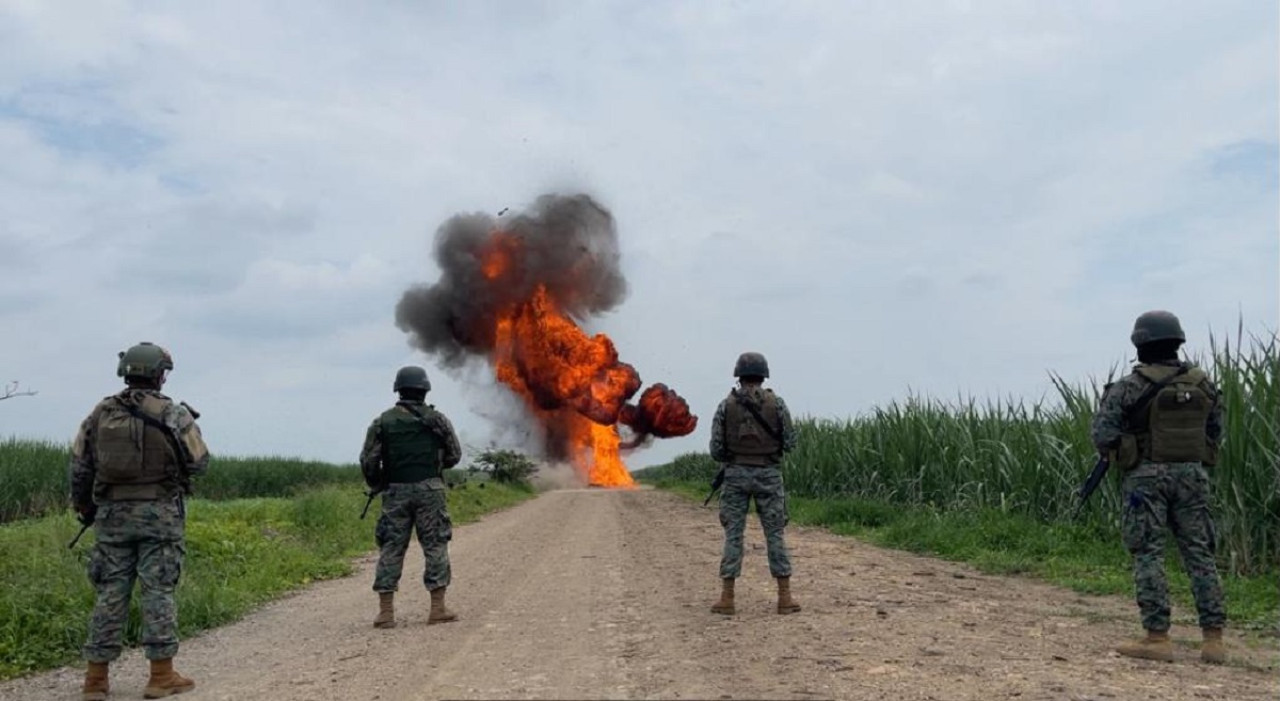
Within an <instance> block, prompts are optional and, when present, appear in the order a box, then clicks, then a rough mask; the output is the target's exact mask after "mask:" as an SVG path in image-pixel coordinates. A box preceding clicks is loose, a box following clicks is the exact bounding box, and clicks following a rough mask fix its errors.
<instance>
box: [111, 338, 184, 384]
mask: <svg viewBox="0 0 1280 701" xmlns="http://www.w3.org/2000/svg"><path fill="white" fill-rule="evenodd" d="M119 357H120V363H119V364H118V365H117V366H116V375H117V376H119V377H145V378H147V379H148V380H159V379H161V378H163V377H164V373H165V371H166V370H172V369H173V356H172V355H169V351H167V350H165V349H164V348H162V347H160V346H157V345H156V344H154V343H152V342H151V341H143V342H142V343H139V344H138V345H136V346H133V347H132V348H130V349H129V350H126V351H120V354H119Z"/></svg>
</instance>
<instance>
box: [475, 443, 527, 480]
mask: <svg viewBox="0 0 1280 701" xmlns="http://www.w3.org/2000/svg"><path fill="white" fill-rule="evenodd" d="M471 470H473V471H476V472H483V473H485V474H487V475H489V478H490V479H491V480H493V481H494V482H497V483H499V484H521V485H528V484H529V480H530V479H531V478H532V477H533V473H535V472H537V471H538V465H537V464H536V463H535V462H533V460H530V459H529V458H528V456H526V455H524V454H523V453H517V452H516V451H514V450H495V449H492V448H490V449H489V450H486V451H484V452H483V453H481V454H480V456H479V457H477V458H476V459H475V461H474V462H473V463H472V464H471Z"/></svg>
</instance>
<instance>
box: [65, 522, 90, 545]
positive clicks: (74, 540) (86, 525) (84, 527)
mask: <svg viewBox="0 0 1280 701" xmlns="http://www.w3.org/2000/svg"><path fill="white" fill-rule="evenodd" d="M80 523H81V524H83V525H81V526H80V532H79V533H77V534H76V537H74V538H72V539H71V542H70V543H67V550H70V549H71V548H74V547H75V546H76V543H79V542H80V536H82V535H84V532H85V531H87V530H89V526H92V525H93V521H89V520H84V521H81V522H80Z"/></svg>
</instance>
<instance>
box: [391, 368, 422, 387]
mask: <svg viewBox="0 0 1280 701" xmlns="http://www.w3.org/2000/svg"><path fill="white" fill-rule="evenodd" d="M393 389H394V391H396V392H399V391H400V390H402V389H420V390H422V391H423V392H430V391H431V380H428V379H427V371H426V370H423V369H422V368H420V367H418V366H417V365H406V366H404V367H402V368H400V370H399V372H397V373H396V384H395V387H394V388H393Z"/></svg>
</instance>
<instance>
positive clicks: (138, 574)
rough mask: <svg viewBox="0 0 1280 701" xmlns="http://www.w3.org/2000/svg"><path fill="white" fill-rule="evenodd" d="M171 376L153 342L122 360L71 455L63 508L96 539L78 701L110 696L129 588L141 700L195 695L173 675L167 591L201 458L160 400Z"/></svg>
mask: <svg viewBox="0 0 1280 701" xmlns="http://www.w3.org/2000/svg"><path fill="white" fill-rule="evenodd" d="M172 369H173V357H172V356H170V355H169V352H168V351H167V350H165V349H164V348H161V347H160V346H157V345H155V344H153V343H149V342H143V343H140V344H138V345H136V346H133V347H132V348H130V349H129V350H127V351H124V352H122V353H120V362H119V365H118V366H117V368H116V374H117V375H118V376H120V377H123V378H124V380H125V383H126V385H127V387H126V389H125V390H124V391H122V392H120V393H119V394H115V395H112V396H110V397H107V398H105V399H103V400H102V401H101V402H99V403H98V405H97V406H95V407H94V408H93V411H92V412H90V413H89V416H88V418H86V419H85V420H84V422H83V423H82V424H81V425H80V430H79V432H78V433H77V434H76V438H75V443H74V444H73V446H72V449H71V502H72V505H73V506H74V507H75V510H76V513H77V514H78V518H79V519H80V522H81V523H83V524H85V525H86V526H87V525H93V526H94V533H95V536H96V538H95V540H96V543H95V545H94V547H93V553H92V554H91V555H90V559H89V581H90V582H92V583H93V588H94V591H95V592H96V601H95V603H94V608H93V616H92V617H91V618H90V619H89V635H88V641H87V642H86V643H85V646H84V657H85V660H86V661H87V662H88V668H87V669H86V671H85V677H84V687H83V698H84V701H103V700H104V699H106V698H107V694H108V693H109V692H110V684H109V680H108V666H109V665H110V663H111V662H113V661H114V660H116V658H118V657H119V656H120V650H121V647H122V644H123V637H124V625H125V621H126V620H127V619H128V616H129V598H130V596H131V594H132V592H133V583H134V580H141V582H142V584H141V589H142V594H141V609H142V644H143V647H144V648H146V656H147V659H148V660H150V661H151V676H150V678H149V679H148V681H147V686H146V689H145V690H144V692H143V693H144V696H145V698H149V699H155V698H162V697H165V696H170V695H173V694H181V693H183V692H186V691H191V690H192V689H194V688H195V682H194V681H192V680H190V679H187V678H186V677H183V676H182V675H180V674H178V673H177V672H176V671H174V669H173V657H174V655H176V654H177V653H178V613H177V607H176V606H175V605H174V599H173V592H174V589H175V588H176V587H177V585H178V578H179V577H180V575H181V573H182V563H183V556H184V554H185V552H186V547H185V544H184V536H185V524H186V511H185V509H184V507H183V502H182V499H183V492H184V491H188V488H187V485H188V480H189V478H190V477H191V476H192V475H198V474H201V473H203V472H204V471H205V470H206V469H207V468H208V465H209V450H208V448H207V447H206V446H205V443H204V439H203V438H202V437H201V435H200V428H199V427H198V426H197V425H196V422H195V420H196V417H197V416H198V414H196V413H195V412H194V411H193V410H191V409H190V408H189V407H187V406H186V405H185V404H182V403H175V402H174V401H173V400H171V399H169V398H168V397H166V396H165V395H163V394H161V393H160V388H161V387H163V386H164V383H165V380H166V379H167V377H168V373H169V371H170V370H172Z"/></svg>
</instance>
